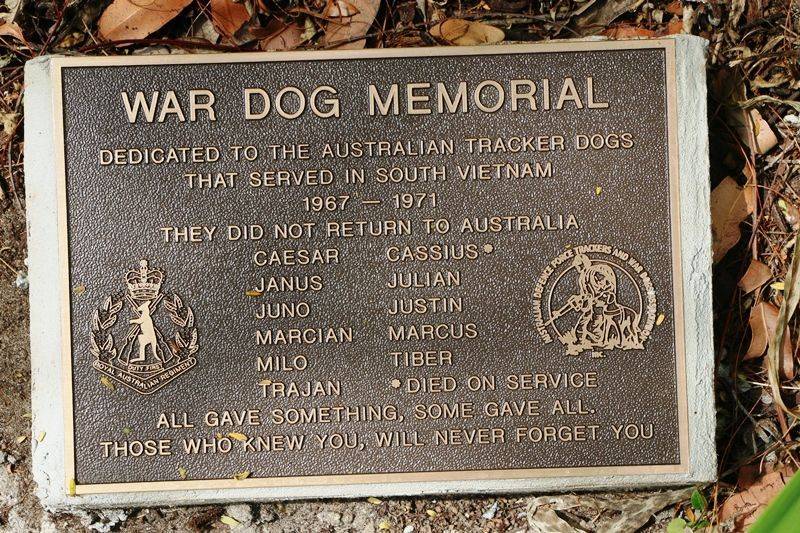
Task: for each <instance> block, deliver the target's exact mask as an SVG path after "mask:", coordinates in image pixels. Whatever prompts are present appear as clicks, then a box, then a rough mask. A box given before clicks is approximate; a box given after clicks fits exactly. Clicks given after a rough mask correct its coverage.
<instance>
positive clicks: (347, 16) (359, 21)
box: [322, 0, 381, 50]
mask: <svg viewBox="0 0 800 533" xmlns="http://www.w3.org/2000/svg"><path fill="white" fill-rule="evenodd" d="M328 7H329V8H328V9H327V10H326V13H328V14H329V16H333V17H336V16H337V15H339V14H341V15H342V16H341V17H340V18H338V19H337V20H336V22H328V24H327V25H326V26H325V35H324V36H323V38H322V43H323V44H324V45H325V46H327V47H330V48H338V49H346V50H360V49H361V48H364V46H366V44H367V41H366V39H359V37H363V36H365V35H366V34H367V33H368V32H369V29H370V27H371V26H372V22H373V21H374V20H375V16H376V15H377V14H378V9H379V8H380V7H381V2H380V0H350V1H347V2H345V1H343V0H333V1H332V2H331V4H330V5H329V6H328Z"/></svg>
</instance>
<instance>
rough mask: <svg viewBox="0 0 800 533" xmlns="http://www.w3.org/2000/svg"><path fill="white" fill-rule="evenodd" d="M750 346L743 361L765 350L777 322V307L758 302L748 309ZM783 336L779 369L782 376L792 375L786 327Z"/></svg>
mask: <svg viewBox="0 0 800 533" xmlns="http://www.w3.org/2000/svg"><path fill="white" fill-rule="evenodd" d="M749 324H750V332H751V338H750V346H749V347H748V348H747V353H745V355H744V359H745V361H746V360H748V359H755V358H756V357H760V356H762V355H763V354H764V352H765V351H767V346H768V344H769V340H770V338H771V337H772V336H773V335H774V334H775V328H776V327H777V324H778V308H777V307H776V306H775V305H773V304H771V303H769V302H760V303H758V304H757V305H755V306H754V307H753V308H752V309H751V310H750V320H749ZM786 329H787V331H786V332H785V333H784V336H783V352H782V361H781V370H782V372H783V375H784V377H786V378H787V379H791V377H793V376H794V360H793V357H792V352H793V350H792V341H791V339H790V337H789V332H788V328H786Z"/></svg>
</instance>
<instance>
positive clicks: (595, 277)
mask: <svg viewBox="0 0 800 533" xmlns="http://www.w3.org/2000/svg"><path fill="white" fill-rule="evenodd" d="M572 266H573V268H574V269H575V270H576V271H577V273H578V293H577V294H573V295H572V296H570V297H569V299H568V300H567V303H566V305H565V306H564V307H565V308H567V309H570V310H572V311H575V312H577V313H579V317H578V319H577V321H576V323H575V325H574V326H573V327H572V329H571V330H570V331H568V332H566V333H565V334H564V335H562V337H561V341H562V342H563V343H564V345H565V346H566V347H567V354H568V355H578V354H580V353H582V352H583V351H585V350H595V351H594V352H593V356H595V357H603V355H602V352H599V351H596V350H611V349H614V348H620V349H622V350H641V349H643V348H644V344H643V340H642V337H641V330H640V328H639V320H640V316H639V314H638V313H636V312H635V311H634V310H633V309H631V308H630V307H627V306H625V305H622V304H620V303H619V302H618V301H617V276H616V274H615V273H614V269H613V268H612V267H611V266H609V265H607V264H605V263H599V262H598V263H592V262H591V260H590V259H589V258H588V257H586V256H585V255H578V256H577V257H575V259H574V261H573V264H572Z"/></svg>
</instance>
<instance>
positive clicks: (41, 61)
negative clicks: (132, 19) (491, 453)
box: [25, 36, 716, 509]
mask: <svg viewBox="0 0 800 533" xmlns="http://www.w3.org/2000/svg"><path fill="white" fill-rule="evenodd" d="M675 40H676V43H677V54H676V55H677V83H678V124H679V131H678V136H679V139H678V141H679V142H678V144H679V147H680V148H679V151H680V211H681V213H680V214H681V220H682V224H681V230H680V231H681V243H682V249H681V257H682V261H683V265H682V266H683V274H684V279H683V291H684V317H685V342H686V346H685V352H686V375H687V388H688V405H689V421H690V422H689V443H690V446H689V449H690V465H689V471H688V473H686V474H680V475H678V474H658V475H655V474H649V475H624V476H622V475H620V476H614V475H606V476H595V477H562V478H531V479H508V480H483V481H449V482H426V483H386V484H383V483H372V484H357V485H339V486H306V487H290V488H242V489H226V490H224V491H222V490H187V491H171V492H137V493H116V494H97V495H86V496H79V497H76V496H69V495H68V493H69V487H68V486H67V482H66V481H65V470H64V424H63V419H62V418H63V415H62V413H63V409H62V407H63V406H62V367H61V333H60V328H59V327H58V324H59V322H60V318H61V307H60V305H61V304H60V301H59V298H58V297H57V295H58V294H59V293H60V290H61V287H60V286H59V283H60V279H59V275H58V270H59V257H58V235H57V201H56V198H57V196H56V181H57V175H56V168H55V161H54V154H55V153H56V151H57V150H61V148H62V147H61V146H56V145H55V143H54V136H53V130H54V123H55V121H56V120H60V117H54V116H53V115H54V105H53V96H52V93H51V71H50V65H51V63H50V61H49V58H47V57H44V58H38V59H35V60H33V61H30V62H28V64H27V65H26V69H25V82H26V88H25V108H26V116H25V177H26V190H27V205H28V244H29V259H30V260H29V263H30V302H31V357H32V362H31V367H32V368H31V370H32V383H33V390H32V403H33V405H32V408H33V435H34V436H37V435H40V434H42V433H46V438H45V439H43V440H42V442H37V440H36V439H35V438H34V439H32V442H33V448H34V449H33V474H34V478H35V480H36V482H37V484H38V488H37V495H38V497H39V498H40V499H41V501H42V503H43V505H44V506H46V507H48V508H51V509H65V508H71V507H84V508H108V507H129V506H155V505H159V506H161V505H183V504H201V503H212V502H214V503H216V502H231V501H263V500H289V499H302V498H341V497H350V498H357V497H365V496H400V495H417V496H419V495H429V494H450V493H473V494H485V493H506V494H507V493H514V492H534V491H535V492H561V491H572V490H579V489H580V490H588V489H597V490H600V489H617V490H619V489H634V488H644V487H653V486H669V485H688V484H693V483H702V482H708V481H712V480H714V479H715V478H716V452H715V442H714V432H715V416H714V396H713V390H712V387H713V376H714V367H713V362H714V356H713V354H714V352H713V345H712V339H713V331H712V310H711V232H710V227H711V223H710V213H709V174H708V131H707V123H706V82H705V49H706V44H707V43H706V41H705V40H703V39H700V38H697V37H691V36H679V37H676V38H675Z"/></svg>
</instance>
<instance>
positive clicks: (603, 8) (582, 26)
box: [574, 0, 644, 35]
mask: <svg viewBox="0 0 800 533" xmlns="http://www.w3.org/2000/svg"><path fill="white" fill-rule="evenodd" d="M642 3H644V0H617V1H616V2H599V3H598V4H597V5H596V6H593V7H592V9H588V10H586V11H585V12H583V13H581V15H580V16H578V17H577V18H576V19H575V24H574V25H575V27H576V28H577V29H578V30H580V32H581V33H586V34H588V35H591V34H593V33H600V32H601V31H603V29H604V28H607V27H608V25H609V24H611V22H613V21H614V20H616V19H617V17H619V16H620V15H622V14H623V13H625V12H626V11H633V10H634V9H636V8H638V7H639V6H640V5H641V4H642Z"/></svg>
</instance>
